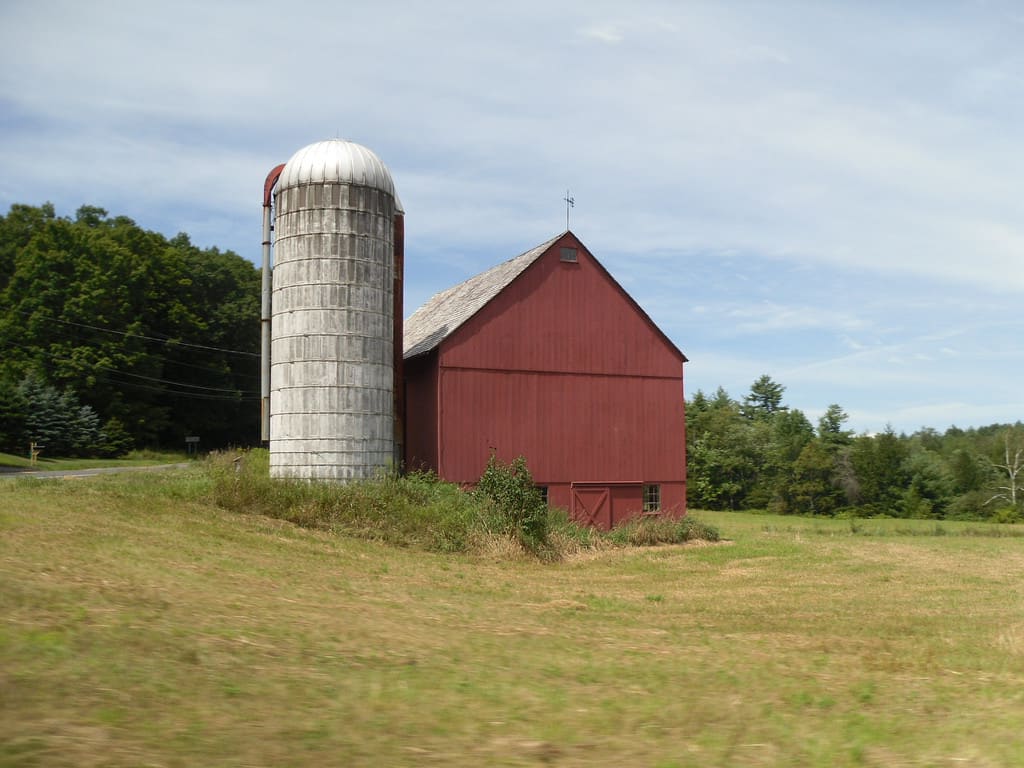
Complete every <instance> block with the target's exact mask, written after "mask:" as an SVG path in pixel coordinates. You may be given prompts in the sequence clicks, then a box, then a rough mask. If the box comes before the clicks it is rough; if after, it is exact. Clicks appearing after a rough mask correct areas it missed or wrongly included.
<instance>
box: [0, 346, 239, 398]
mask: <svg viewBox="0 0 1024 768" xmlns="http://www.w3.org/2000/svg"><path fill="white" fill-rule="evenodd" d="M5 343H6V344H8V345H10V346H15V347H21V348H23V349H28V350H33V351H35V352H42V353H43V354H44V355H46V356H47V357H49V358H50V359H55V360H64V361H69V360H70V358H69V357H66V356H63V355H56V354H54V353H52V352H48V351H46V350H42V349H38V348H35V347H30V346H29V345H27V344H19V343H18V342H16V341H7V342H5ZM91 367H93V368H97V369H99V370H103V371H110V372H111V373H115V374H117V375H119V376H130V377H132V378H135V379H145V380H147V381H155V382H158V383H160V384H170V385H173V386H177V387H189V388H190V389H202V390H207V391H210V392H237V393H239V394H241V395H257V394H259V393H257V392H256V391H254V390H240V389H238V388H235V387H232V388H224V387H207V386H203V385H201V384H189V383H187V382H184V381H174V380H173V379H163V378H159V377H155V376H144V375H142V374H141V373H129V372H128V371H122V370H121V369H119V368H111V367H110V366H107V365H99V364H98V363H93V364H91ZM115 383H118V384H129V383H130V382H122V381H116V382H115ZM137 386H141V385H137ZM158 391H166V390H158ZM171 391H172V392H173V391H174V390H171ZM177 394H187V393H184V392H182V393H177ZM226 399H230V400H234V399H235V398H233V397H228V398H226ZM257 399H259V398H257Z"/></svg>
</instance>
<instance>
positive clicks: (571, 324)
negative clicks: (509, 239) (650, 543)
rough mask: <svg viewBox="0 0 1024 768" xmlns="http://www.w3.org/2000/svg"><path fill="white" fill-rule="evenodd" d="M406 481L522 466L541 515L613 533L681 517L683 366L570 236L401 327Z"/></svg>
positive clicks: (428, 307) (472, 283)
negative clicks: (555, 509)
mask: <svg viewBox="0 0 1024 768" xmlns="http://www.w3.org/2000/svg"><path fill="white" fill-rule="evenodd" d="M404 337H405V338H404V342H405V343H404V350H405V355H404V357H405V374H404V375H405V382H406V390H405V394H406V443H405V462H406V467H408V468H409V469H432V470H434V471H435V472H436V473H437V474H438V475H439V476H440V477H441V478H443V479H445V480H449V481H452V482H456V483H462V484H472V483H474V482H475V481H476V480H477V479H479V477H480V475H481V473H482V472H483V470H484V467H485V466H486V464H487V460H488V457H489V456H490V455H491V453H496V454H497V456H498V458H499V459H501V460H503V461H506V462H508V461H511V460H512V459H513V458H515V457H516V456H520V455H522V456H524V457H525V458H526V460H527V464H528V465H529V467H530V470H531V472H532V473H533V478H534V481H535V482H536V483H537V484H538V485H539V486H541V487H542V488H544V489H546V492H547V499H548V503H549V504H551V505H553V506H561V507H565V508H566V509H568V510H569V512H570V514H571V516H572V517H573V518H574V519H576V520H578V521H580V522H584V523H589V524H592V525H596V526H599V527H601V528H610V527H612V526H614V525H617V524H618V523H620V522H622V521H623V520H626V519H628V518H630V517H633V516H635V515H637V514H641V513H645V512H646V513H652V512H660V513H664V514H671V515H682V514H684V513H685V510H686V435H685V429H686V425H685V420H684V415H683V363H684V362H686V357H685V356H684V355H683V353H682V352H680V351H679V349H678V348H677V347H676V346H675V344H673V343H672V342H671V341H670V340H669V339H668V337H667V336H665V334H664V333H662V332H661V331H660V330H659V329H658V327H657V326H656V325H655V324H654V323H653V322H652V321H651V319H650V318H649V317H648V316H647V314H646V313H645V312H644V311H643V310H642V309H641V308H640V306H639V305H638V304H637V303H636V302H635V301H634V300H633V299H632V298H631V297H630V296H629V294H628V293H626V291H625V290H623V288H622V286H620V285H619V284H618V283H617V282H616V281H615V279H614V278H613V277H612V276H611V275H610V274H609V273H608V271H607V270H605V268H604V267H602V266H601V264H600V263H599V262H598V260H597V259H596V258H594V256H593V254H591V253H590V251H588V250H587V248H586V246H584V245H583V244H582V243H581V242H580V241H579V240H578V239H577V238H576V236H575V235H574V234H572V232H565V233H564V234H561V235H559V236H558V237H555V238H554V239H552V240H549V241H548V242H546V243H543V244H542V245H539V246H537V247H536V248H533V249H532V250H529V251H527V252H526V253H524V254H522V255H520V256H517V257H516V258H514V259H511V260H510V261H506V262H504V263H502V264H499V265H498V266H496V267H494V268H492V269H489V270H488V271H486V272H483V273H482V274H479V275H477V276H476V277H473V278H470V279H469V280H467V281H466V282H464V283H460V284H459V285H456V286H455V287H454V288H450V289H448V290H447V291H443V292H442V293H439V294H437V295H436V296H434V297H433V298H432V299H431V300H430V301H428V302H427V303H426V304H425V305H424V306H422V307H420V309H418V310H417V311H416V312H415V313H414V314H413V315H412V316H411V317H410V318H409V319H408V320H407V321H406V323H405V331H404Z"/></svg>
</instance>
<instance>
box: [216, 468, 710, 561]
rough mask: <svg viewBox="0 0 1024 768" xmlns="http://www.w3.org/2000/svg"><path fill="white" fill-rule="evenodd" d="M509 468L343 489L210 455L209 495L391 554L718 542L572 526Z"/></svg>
mask: <svg viewBox="0 0 1024 768" xmlns="http://www.w3.org/2000/svg"><path fill="white" fill-rule="evenodd" d="M511 470H512V474H511V475H510V476H509V477H504V476H503V475H501V473H500V470H499V468H496V467H491V468H490V474H489V475H488V476H487V478H486V481H485V482H483V483H482V486H483V489H482V490H480V491H478V492H467V491H464V490H463V489H461V488H460V487H459V486H457V485H453V484H452V483H447V482H444V481H441V480H439V479H438V478H437V477H436V476H435V475H433V474H428V473H413V474H409V475H406V476H404V477H395V476H391V475H385V474H382V475H381V476H380V477H377V478H375V479H372V480H362V481H358V482H354V483H346V484H342V483H314V482H305V481H298V480H271V478H270V473H269V457H268V454H267V452H266V451H265V450H252V451H245V452H241V453H231V454H229V453H223V454H218V455H214V456H212V457H211V458H210V459H209V464H208V471H209V474H210V478H211V482H210V486H211V490H210V496H211V499H212V501H213V502H214V503H215V504H217V506H219V507H222V508H224V509H228V510H232V511H235V512H244V513H251V514H260V515H266V516H268V517H274V518H278V519H282V520H287V521H289V522H292V523H295V524H296V525H300V526H303V527H306V528H312V529H317V530H324V531H330V532H332V533H338V534H342V535H346V536H355V537H358V538H363V539H371V540H375V541H382V542H386V543H388V544H391V545H393V546H399V547H415V548H417V549H425V550H428V551H433V552H475V553H487V552H495V551H523V552H526V553H529V554H530V555H532V556H535V557H538V558H541V559H545V560H557V559H560V558H562V557H564V556H566V555H570V554H574V553H576V552H580V551H583V550H592V549H600V548H605V547H608V546H622V545H634V546H642V545H651V544H665V543H679V542H683V541H689V540H692V539H694V538H704V539H707V540H710V541H716V540H717V539H718V532H717V531H716V530H715V529H713V528H711V527H710V526H705V525H703V524H700V523H697V521H694V520H691V519H690V518H684V519H682V520H657V519H655V520H643V521H636V522H632V523H629V524H627V525H626V526H624V527H623V528H622V529H617V530H616V531H613V532H611V533H610V534H602V533H600V532H598V531H595V530H593V529H590V528H584V527H581V526H578V525H576V524H575V523H574V522H572V521H571V520H569V518H568V516H567V515H566V514H565V512H564V511H563V510H547V508H546V507H543V505H539V506H538V504H534V503H533V502H534V501H537V500H535V499H533V497H532V496H530V495H529V494H528V493H526V491H524V490H523V488H524V487H525V486H524V485H523V482H524V480H527V479H528V478H529V475H528V472H527V471H526V470H525V464H524V465H523V466H522V467H520V466H518V465H517V466H516V467H514V468H511ZM530 490H532V486H531V488H530ZM500 541H506V542H508V544H510V545H511V546H508V545H501V544H500Z"/></svg>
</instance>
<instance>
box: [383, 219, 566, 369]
mask: <svg viewBox="0 0 1024 768" xmlns="http://www.w3.org/2000/svg"><path fill="white" fill-rule="evenodd" d="M564 234H565V233H562V234H560V235H556V236H555V237H553V238H551V239H550V240H548V241H547V242H545V243H541V244H540V245H538V246H537V247H536V248H531V249H530V250H528V251H527V252H526V253H521V254H519V255H518V256H516V257H515V258H513V259H509V260H508V261H503V262H502V263H501V264H498V265H497V266H496V267H491V268H490V269H488V270H487V271H486V272H481V273H480V274H479V275H476V276H475V277H471V278H469V280H466V281H465V282H462V283H459V284H458V285H456V286H453V287H451V288H449V289H448V290H445V291H441V292H440V293H436V294H434V296H433V297H431V299H430V300H429V301H428V302H427V303H426V304H424V305H423V306H422V307H420V308H419V309H417V310H416V311H415V312H413V313H412V316H411V317H409V318H408V319H407V320H406V321H405V328H404V332H403V335H404V340H403V348H404V350H403V352H404V356H405V357H406V358H409V357H416V356H417V355H422V354H425V353H427V352H430V351H431V350H432V349H435V348H436V347H437V345H438V344H440V343H441V342H442V341H444V340H445V339H447V338H448V337H449V336H451V335H452V334H453V333H454V332H455V331H456V330H458V328H459V327H460V326H461V325H462V324H463V323H465V322H466V321H467V320H469V318H471V317H472V316H473V315H475V314H476V313H477V312H479V311H480V310H481V309H483V308H484V307H485V306H486V305H487V303H488V302H489V301H490V300H491V299H493V298H494V297H495V296H497V295H498V294H499V293H501V292H502V290H504V288H505V287H506V286H507V285H508V284H509V283H511V282H512V281H513V280H515V279H516V278H517V277H519V275H521V274H522V273H523V271H524V270H526V268H527V267H529V266H530V265H531V264H533V262H535V261H536V260H537V259H539V258H540V257H541V256H542V255H543V254H544V253H545V252H546V251H547V250H548V249H549V248H550V247H551V246H552V245H554V243H555V242H556V241H557V240H559V239H561V238H562V236H563V235H564Z"/></svg>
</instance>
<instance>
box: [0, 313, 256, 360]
mask: <svg viewBox="0 0 1024 768" xmlns="http://www.w3.org/2000/svg"><path fill="white" fill-rule="evenodd" d="M11 309H12V311H13V312H17V313H18V314H19V315H25V316H26V317H33V316H34V315H35V312H26V311H25V310H23V309H14V308H11ZM46 320H48V321H51V322H55V323H63V324H64V325H73V326H76V327H78V328H88V329H89V330H92V331H100V332H102V333H114V334H117V335H118V336H130V337H132V338H137V339H144V340H146V341H158V342H161V343H163V344H174V345H177V346H179V347H189V348H190V349H206V350H210V351H213V352H226V353H228V354H232V355H244V356H246V357H259V356H260V354H259V352H244V351H242V350H240V349H227V348H225V347H212V346H209V345H207V344H192V343H190V342H187V341H178V340H176V339H171V338H168V337H164V338H159V337H157V336H145V335H143V334H141V333H132V332H131V331H115V330H113V329H111V328H100V327H99V326H98V325H88V324H87V323H76V322H73V321H71V320H61V319H59V318H56V317H47V318H46Z"/></svg>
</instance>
